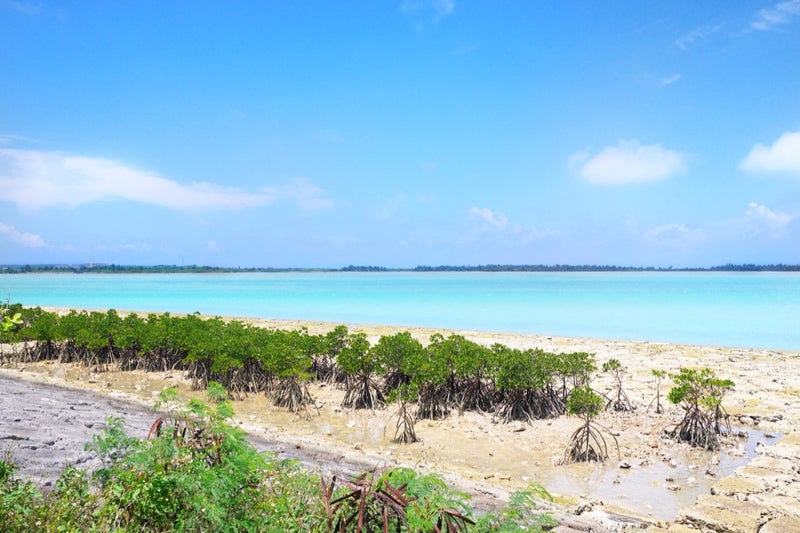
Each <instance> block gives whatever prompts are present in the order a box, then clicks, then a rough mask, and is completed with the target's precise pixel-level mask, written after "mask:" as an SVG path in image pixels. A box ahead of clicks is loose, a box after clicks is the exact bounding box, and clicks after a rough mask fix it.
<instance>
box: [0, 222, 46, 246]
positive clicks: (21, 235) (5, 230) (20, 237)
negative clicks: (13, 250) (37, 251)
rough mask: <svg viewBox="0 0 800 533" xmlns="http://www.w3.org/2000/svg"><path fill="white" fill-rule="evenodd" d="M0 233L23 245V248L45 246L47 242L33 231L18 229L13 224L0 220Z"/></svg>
mask: <svg viewBox="0 0 800 533" xmlns="http://www.w3.org/2000/svg"><path fill="white" fill-rule="evenodd" d="M0 235H6V236H8V237H9V238H10V239H11V240H12V241H14V242H16V243H17V244H20V245H22V246H24V247H25V248H46V247H47V246H48V244H47V243H46V242H44V239H43V238H42V237H41V236H39V235H36V234H35V233H26V232H22V231H19V230H18V229H17V228H15V227H14V226H9V225H8V224H3V223H2V222H0Z"/></svg>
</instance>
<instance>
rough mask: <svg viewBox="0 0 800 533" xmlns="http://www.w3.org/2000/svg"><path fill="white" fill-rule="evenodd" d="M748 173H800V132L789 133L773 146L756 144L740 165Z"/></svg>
mask: <svg viewBox="0 0 800 533" xmlns="http://www.w3.org/2000/svg"><path fill="white" fill-rule="evenodd" d="M739 168H741V169H742V170H746V171H748V172H792V173H800V131H795V132H791V131H787V132H785V133H784V134H783V135H781V136H780V137H779V138H778V140H777V141H775V142H774V143H772V145H771V146H764V145H763V144H756V145H755V146H754V147H753V148H752V149H751V150H750V153H749V154H747V157H745V158H744V160H742V162H741V163H739Z"/></svg>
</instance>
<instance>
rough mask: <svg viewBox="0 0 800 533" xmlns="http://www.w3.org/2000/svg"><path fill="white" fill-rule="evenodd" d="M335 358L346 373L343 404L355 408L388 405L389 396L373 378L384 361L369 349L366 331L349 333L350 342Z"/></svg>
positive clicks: (374, 407) (348, 340)
mask: <svg viewBox="0 0 800 533" xmlns="http://www.w3.org/2000/svg"><path fill="white" fill-rule="evenodd" d="M336 360H337V362H338V363H339V366H340V367H342V371H343V372H344V373H345V374H346V375H347V382H346V384H347V385H346V386H347V390H346V391H345V395H344V400H342V406H344V407H350V408H353V409H363V408H366V409H382V408H383V407H386V398H385V397H384V395H383V391H381V388H380V387H379V386H378V384H377V383H376V382H375V379H374V375H375V374H376V373H379V372H381V370H382V368H381V364H380V361H379V359H378V357H377V356H376V354H375V351H374V350H371V349H370V345H369V340H367V335H366V334H365V333H355V334H351V335H348V337H347V345H346V346H345V347H344V349H343V350H342V351H341V352H340V353H339V355H338V357H337V358H336Z"/></svg>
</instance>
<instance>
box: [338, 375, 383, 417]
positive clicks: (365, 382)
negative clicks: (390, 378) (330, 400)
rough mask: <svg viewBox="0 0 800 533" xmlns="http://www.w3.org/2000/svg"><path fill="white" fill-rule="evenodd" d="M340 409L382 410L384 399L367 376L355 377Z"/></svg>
mask: <svg viewBox="0 0 800 533" xmlns="http://www.w3.org/2000/svg"><path fill="white" fill-rule="evenodd" d="M342 407H347V408H350V409H372V410H375V409H383V408H384V407H386V397H385V396H384V395H383V392H382V391H381V388H380V387H379V386H378V384H377V383H375V380H373V379H372V377H371V376H370V375H369V374H362V375H360V376H356V377H355V379H353V380H352V381H351V382H350V383H349V384H348V385H347V391H346V392H345V395H344V400H342Z"/></svg>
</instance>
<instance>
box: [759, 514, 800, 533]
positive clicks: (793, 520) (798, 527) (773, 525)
mask: <svg viewBox="0 0 800 533" xmlns="http://www.w3.org/2000/svg"><path fill="white" fill-rule="evenodd" d="M787 531H800V517H797V516H779V517H778V518H775V519H774V520H770V521H769V522H767V523H766V524H764V525H763V526H761V529H759V530H758V533H786V532H787Z"/></svg>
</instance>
